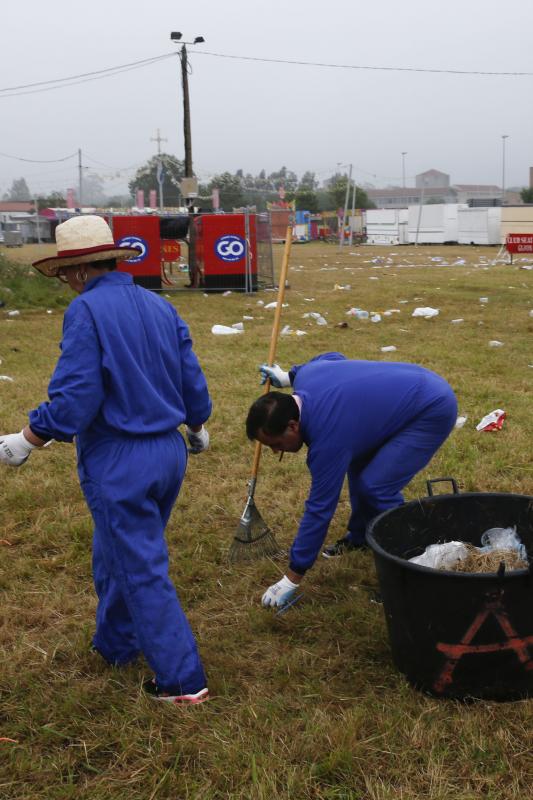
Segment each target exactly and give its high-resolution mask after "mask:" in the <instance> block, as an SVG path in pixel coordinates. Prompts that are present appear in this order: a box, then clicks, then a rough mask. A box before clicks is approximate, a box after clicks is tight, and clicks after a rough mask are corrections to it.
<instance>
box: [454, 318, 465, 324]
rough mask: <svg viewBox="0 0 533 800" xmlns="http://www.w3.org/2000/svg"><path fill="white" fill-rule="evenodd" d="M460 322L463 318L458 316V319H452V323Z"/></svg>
mask: <svg viewBox="0 0 533 800" xmlns="http://www.w3.org/2000/svg"><path fill="white" fill-rule="evenodd" d="M460 322H464V319H463V318H462V317H460V318H459V319H452V325H458V324H459V323H460Z"/></svg>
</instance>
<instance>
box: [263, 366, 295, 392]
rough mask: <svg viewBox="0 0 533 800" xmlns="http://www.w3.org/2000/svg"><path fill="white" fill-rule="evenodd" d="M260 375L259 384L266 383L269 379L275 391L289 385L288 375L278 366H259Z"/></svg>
mask: <svg viewBox="0 0 533 800" xmlns="http://www.w3.org/2000/svg"><path fill="white" fill-rule="evenodd" d="M259 372H260V373H261V384H263V383H266V382H267V380H268V379H269V378H270V383H271V385H272V386H275V387H276V389H285V388H286V387H287V386H290V385H291V380H290V378H289V373H288V372H285V371H284V370H282V369H281V367H280V366H279V364H273V365H272V366H271V367H269V366H268V364H261V366H260V367H259Z"/></svg>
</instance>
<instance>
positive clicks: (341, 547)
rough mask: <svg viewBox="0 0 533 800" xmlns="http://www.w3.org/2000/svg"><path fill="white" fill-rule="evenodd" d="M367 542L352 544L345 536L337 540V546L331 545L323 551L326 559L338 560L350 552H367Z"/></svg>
mask: <svg viewBox="0 0 533 800" xmlns="http://www.w3.org/2000/svg"><path fill="white" fill-rule="evenodd" d="M366 548H367V543H366V542H352V540H351V539H350V538H349V537H348V536H343V537H342V539H337V541H336V542H335V544H330V545H329V546H328V547H325V548H324V549H323V551H322V555H323V556H324V558H336V557H337V556H342V555H344V553H347V552H349V551H350V550H366Z"/></svg>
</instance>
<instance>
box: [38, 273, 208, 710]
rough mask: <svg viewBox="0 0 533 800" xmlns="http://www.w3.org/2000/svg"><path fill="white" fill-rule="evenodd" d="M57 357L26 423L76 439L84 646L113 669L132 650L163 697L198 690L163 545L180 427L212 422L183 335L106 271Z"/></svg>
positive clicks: (178, 474)
mask: <svg viewBox="0 0 533 800" xmlns="http://www.w3.org/2000/svg"><path fill="white" fill-rule="evenodd" d="M61 351H62V352H61V356H60V358H59V360H58V362H57V365H56V368H55V371H54V374H53V376H52V379H51V382H50V385H49V389H48V393H49V398H50V400H49V402H45V403H42V404H41V405H40V406H39V407H38V408H36V409H35V410H33V411H31V412H30V415H29V422H30V427H31V430H32V431H33V432H34V433H35V434H36V435H37V436H39V437H41V438H43V439H52V438H53V439H57V440H58V441H63V442H71V441H72V440H73V438H74V436H76V444H77V452H78V472H79V477H80V482H81V486H82V489H83V492H84V495H85V499H86V500H87V504H88V506H89V508H90V510H91V514H92V516H93V520H94V526H95V527H94V540H93V575H94V583H95V588H96V593H97V595H98V601H99V602H98V610H97V615H96V632H95V636H94V640H93V644H94V646H95V647H96V649H97V650H98V651H99V652H100V653H101V654H102V655H103V657H104V658H105V659H106V660H107V661H108V662H110V663H112V664H125V663H127V662H128V661H131V660H132V659H134V658H135V657H136V656H137V654H138V652H139V651H140V650H141V651H142V652H143V653H144V655H145V657H146V660H147V661H148V663H149V664H150V666H151V667H152V669H153V670H154V672H155V678H156V683H157V685H158V687H159V688H160V689H162V690H165V689H172V691H173V692H174V691H176V690H177V691H179V693H183V694H185V693H194V692H198V691H199V690H200V689H203V688H204V687H205V686H206V679H205V674H204V671H203V667H202V664H201V661H200V658H199V655H198V652H197V648H196V643H195V640H194V636H193V634H192V631H191V629H190V627H189V624H188V622H187V619H186V617H185V614H184V613H183V611H182V609H181V606H180V604H179V601H178V598H177V595H176V591H175V589H174V586H173V584H172V582H171V580H170V578H169V575H168V552H167V546H166V542H165V537H164V530H165V526H166V523H167V521H168V518H169V516H170V512H171V510H172V506H173V504H174V502H175V500H176V498H177V496H178V492H179V490H180V486H181V483H182V480H183V476H184V474H185V468H186V465H187V447H186V445H185V441H184V439H183V437H182V436H181V434H180V433H179V432H178V430H177V428H178V426H179V425H181V424H182V423H187V424H188V425H191V426H196V425H200V424H202V423H203V422H205V421H206V420H207V418H208V417H209V415H210V413H211V400H210V397H209V393H208V390H207V384H206V381H205V377H204V375H203V373H202V370H201V368H200V365H199V363H198V360H197V358H196V356H195V354H194V352H193V350H192V342H191V339H190V337H189V332H188V329H187V326H186V325H185V323H184V322H183V321H182V320H181V319H180V317H179V316H178V314H177V313H176V311H175V309H174V308H173V307H172V306H171V305H170V304H169V303H167V302H166V301H165V300H163V299H162V298H160V297H158V296H156V295H155V294H153V293H151V292H149V291H147V290H145V289H143V288H141V287H139V286H136V285H134V283H133V279H132V277H131V275H129V274H127V273H124V272H115V271H113V272H106V273H104V274H103V275H102V276H98V277H96V278H94V279H92V280H91V281H89V282H88V283H87V285H86V287H85V289H84V291H83V292H82V294H80V295H79V296H78V297H76V298H75V299H74V300H73V301H72V303H71V304H70V306H69V307H68V309H67V311H66V313H65V318H64V324H63V339H62V343H61Z"/></svg>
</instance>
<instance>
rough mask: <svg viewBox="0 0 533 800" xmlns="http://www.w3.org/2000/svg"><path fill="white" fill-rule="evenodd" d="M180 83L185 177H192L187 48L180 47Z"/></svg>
mask: <svg viewBox="0 0 533 800" xmlns="http://www.w3.org/2000/svg"><path fill="white" fill-rule="evenodd" d="M181 85H182V87H183V137H184V140H185V177H186V178H192V177H193V171H192V143H191V106H190V101H189V74H188V72H187V48H186V47H185V45H183V47H182V48H181Z"/></svg>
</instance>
